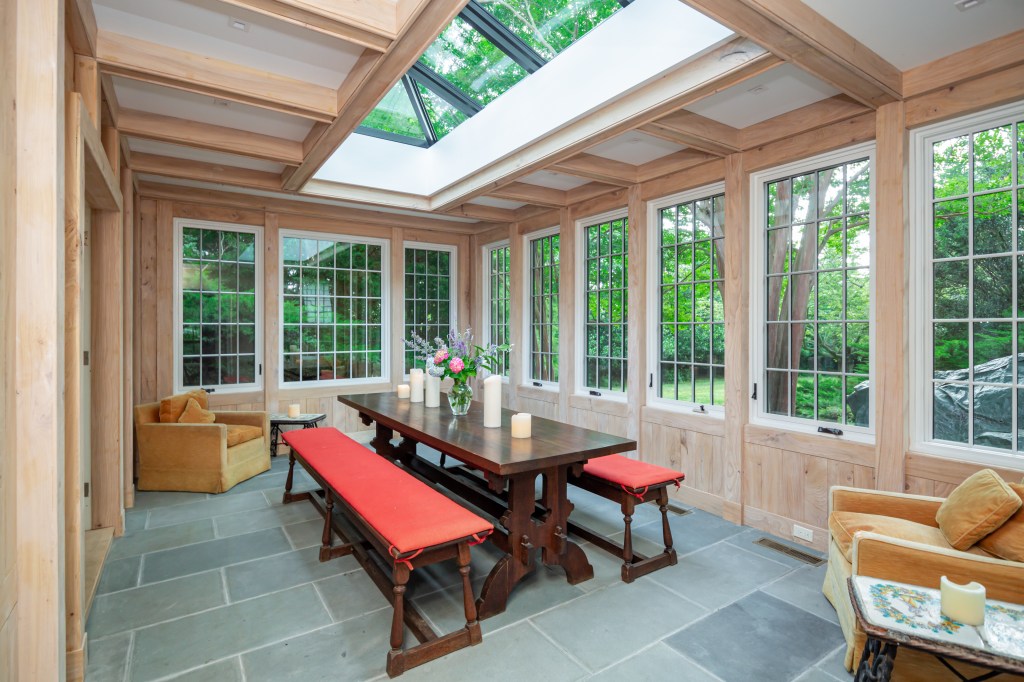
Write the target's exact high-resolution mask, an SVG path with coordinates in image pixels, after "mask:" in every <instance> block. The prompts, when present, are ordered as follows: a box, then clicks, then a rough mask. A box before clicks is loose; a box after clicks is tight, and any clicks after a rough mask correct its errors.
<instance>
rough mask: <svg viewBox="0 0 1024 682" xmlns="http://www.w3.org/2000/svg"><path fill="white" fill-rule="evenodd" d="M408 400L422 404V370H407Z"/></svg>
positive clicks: (415, 368) (416, 368) (414, 368)
mask: <svg viewBox="0 0 1024 682" xmlns="http://www.w3.org/2000/svg"><path fill="white" fill-rule="evenodd" d="M409 400H411V401H412V402H414V403H422V402H423V370H422V369H419V368H418V367H413V368H412V369H410V370H409Z"/></svg>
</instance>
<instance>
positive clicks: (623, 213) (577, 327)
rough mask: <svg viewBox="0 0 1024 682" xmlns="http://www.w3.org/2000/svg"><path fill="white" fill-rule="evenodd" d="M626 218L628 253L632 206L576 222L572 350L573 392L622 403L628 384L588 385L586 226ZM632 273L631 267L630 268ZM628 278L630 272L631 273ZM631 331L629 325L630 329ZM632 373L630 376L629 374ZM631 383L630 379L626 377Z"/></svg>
mask: <svg viewBox="0 0 1024 682" xmlns="http://www.w3.org/2000/svg"><path fill="white" fill-rule="evenodd" d="M620 219H624V220H626V221H627V223H626V235H627V238H626V253H627V254H629V230H632V229H633V227H634V226H633V225H631V224H629V222H628V220H629V209H628V208H625V207H624V208H617V209H615V210H612V211H605V212H604V213H598V214H596V215H592V216H587V217H585V218H580V219H578V220H577V221H576V224H575V226H574V227H575V230H576V233H575V234H576V242H577V243H576V254H575V266H576V267H575V269H576V281H575V284H576V294H575V298H576V305H575V311H574V314H575V317H576V320H575V324H574V332H575V344H576V347H575V348H573V349H572V351H573V355H574V356H575V358H574V364H573V366H574V367H575V370H576V371H575V374H576V379H575V382H576V385H575V386H574V387H573V392H574V393H575V394H576V395H580V396H586V397H588V398H601V399H604V400H617V401H619V402H625V401H626V394H627V391H628V386H625V385H624V389H625V390H622V391H605V390H600V389H596V388H590V387H589V386H587V385H586V383H585V382H586V371H587V352H586V344H587V268H586V265H587V239H586V229H587V228H588V227H593V226H594V225H600V224H601V223H607V222H610V221H614V220H620ZM635 265H636V264H634V263H630V267H634V266H635ZM627 272H628V268H627ZM627 280H628V275H627ZM625 290H626V295H627V299H626V300H627V305H629V304H630V303H631V302H630V301H629V299H628V296H629V286H628V281H627V286H626V289H625ZM627 334H628V328H627ZM627 376H628V375H627ZM626 381H627V382H628V379H627V380H626ZM591 391H595V392H596V393H597V394H598V395H594V393H591Z"/></svg>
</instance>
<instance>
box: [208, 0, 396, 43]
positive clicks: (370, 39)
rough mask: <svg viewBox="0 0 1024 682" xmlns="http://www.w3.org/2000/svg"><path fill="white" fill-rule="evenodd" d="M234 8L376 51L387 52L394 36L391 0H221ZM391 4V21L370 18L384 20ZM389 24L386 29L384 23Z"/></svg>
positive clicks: (393, 16) (393, 14) (393, 13)
mask: <svg viewBox="0 0 1024 682" xmlns="http://www.w3.org/2000/svg"><path fill="white" fill-rule="evenodd" d="M221 2H226V3H228V4H230V5H234V6H235V7H241V8H243V9H247V10H251V11H253V12H257V13H259V14H262V15H264V16H268V17H271V18H273V19H277V20H278V21H284V22H287V23H289V24H294V25H295V26H302V27H303V28H308V29H310V30H312V31H317V32H319V33H323V34H325V35H329V36H331V37H333V38H338V39H339V40H343V41H345V42H347V43H352V44H354V45H360V46H362V47H365V48H368V49H370V50H373V51H375V52H384V51H385V50H387V49H388V48H389V47H390V46H391V42H392V41H393V40H394V38H395V33H396V31H395V20H396V11H395V8H394V3H393V2H392V3H388V2H358V3H355V2H335V3H333V4H332V5H331V6H330V7H328V6H327V4H326V3H323V2H319V3H317V2H309V1H308V0H303V1H296V0H221ZM388 5H390V6H391V7H390V17H391V21H390V22H387V21H374V22H370V21H367V20H366V19H367V15H368V14H369V13H370V12H372V13H373V14H374V15H380V16H379V17H378V18H380V19H384V14H386V13H387V9H388V7H387V6H388ZM353 8H358V9H362V10H366V14H361V13H360V12H356V11H353V12H344V10H346V9H353ZM388 23H389V24H390V26H389V28H384V24H388Z"/></svg>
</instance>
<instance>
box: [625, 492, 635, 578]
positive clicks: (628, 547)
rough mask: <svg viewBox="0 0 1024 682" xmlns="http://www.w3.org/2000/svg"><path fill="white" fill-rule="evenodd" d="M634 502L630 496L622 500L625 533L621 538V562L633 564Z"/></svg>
mask: <svg viewBox="0 0 1024 682" xmlns="http://www.w3.org/2000/svg"><path fill="white" fill-rule="evenodd" d="M634 504H635V502H634V500H633V496H632V495H628V494H627V495H625V497H624V498H623V500H622V520H623V521H625V524H626V531H625V533H624V534H623V537H622V562H623V563H624V564H631V563H633V511H634Z"/></svg>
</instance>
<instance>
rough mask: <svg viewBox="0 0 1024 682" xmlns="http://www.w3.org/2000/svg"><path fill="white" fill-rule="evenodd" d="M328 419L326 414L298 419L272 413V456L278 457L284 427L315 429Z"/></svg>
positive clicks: (304, 415) (299, 417)
mask: <svg viewBox="0 0 1024 682" xmlns="http://www.w3.org/2000/svg"><path fill="white" fill-rule="evenodd" d="M325 419H327V415H326V414H300V415H299V416H298V417H294V418H293V417H289V416H288V415H287V414H279V413H275V412H271V413H270V456H271V457H277V441H278V439H279V438H280V437H281V427H282V426H301V427H302V428H304V429H312V428H315V427H316V425H317V424H319V423H320V422H322V421H323V420H325Z"/></svg>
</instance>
